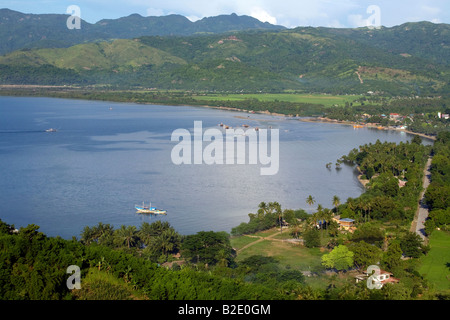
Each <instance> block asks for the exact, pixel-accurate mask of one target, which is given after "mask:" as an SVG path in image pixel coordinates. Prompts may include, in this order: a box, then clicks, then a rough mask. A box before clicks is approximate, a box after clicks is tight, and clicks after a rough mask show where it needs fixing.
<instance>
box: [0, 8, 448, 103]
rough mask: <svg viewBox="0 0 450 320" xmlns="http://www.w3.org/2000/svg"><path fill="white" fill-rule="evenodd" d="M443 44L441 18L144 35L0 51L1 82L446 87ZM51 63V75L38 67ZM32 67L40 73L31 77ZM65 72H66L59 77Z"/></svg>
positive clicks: (217, 87) (353, 90)
mask: <svg viewBox="0 0 450 320" xmlns="http://www.w3.org/2000/svg"><path fill="white" fill-rule="evenodd" d="M231 18H232V17H231ZM448 44H449V26H448V25H445V24H439V25H437V24H431V23H425V22H424V23H411V24H405V25H402V26H398V27H393V28H382V29H380V30H369V29H367V28H359V29H328V28H296V29H291V30H271V31H260V30H259V31H240V32H232V33H231V32H230V33H227V34H213V35H203V36H147V37H141V38H137V39H134V40H114V41H109V42H100V43H85V44H79V45H76V46H73V47H70V48H57V49H35V50H21V51H15V52H12V53H10V54H7V55H4V56H0V83H2V84H108V85H117V86H121V87H129V86H138V87H146V88H158V89H179V90H209V91H228V92H231V91H233V92H236V91H239V92H240V91H252V92H259V91H263V92H278V91H283V90H298V91H304V92H325V93H334V94H364V93H367V92H369V91H372V92H380V93H382V94H385V95H445V94H447V93H448V92H449V89H450V88H449V79H450V62H449V61H450V52H449V51H450V50H449V48H450V47H449V46H448ZM421 48H423V49H421ZM44 67H45V68H44ZM51 68H53V70H54V72H55V73H56V74H58V75H59V76H58V77H45V76H42V75H41V73H42V72H43V70H45V72H47V75H48V72H49V69H51ZM30 72H31V74H34V75H41V76H37V77H35V78H32V77H30V76H29V74H30ZM65 72H67V75H68V77H67V79H65V78H64V77H61V75H63V74H64V73H65ZM21 75H23V76H22V77H21ZM47 78H48V79H47ZM46 79H47V80H46ZM55 79H58V80H57V83H55V81H56V80H55ZM61 82H62V83H61Z"/></svg>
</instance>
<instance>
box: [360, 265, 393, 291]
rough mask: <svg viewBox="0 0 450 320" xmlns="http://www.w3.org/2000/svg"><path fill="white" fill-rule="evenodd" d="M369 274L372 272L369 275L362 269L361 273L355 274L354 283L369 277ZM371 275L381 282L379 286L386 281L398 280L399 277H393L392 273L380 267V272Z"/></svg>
mask: <svg viewBox="0 0 450 320" xmlns="http://www.w3.org/2000/svg"><path fill="white" fill-rule="evenodd" d="M370 276H372V274H370V275H369V273H368V272H367V270H365V271H363V273H362V274H358V275H356V276H355V279H356V283H359V282H361V281H367V279H369V277H370ZM373 277H374V278H375V281H379V282H380V283H381V287H383V286H384V285H385V284H387V283H398V282H400V280H399V279H397V278H394V277H393V274H392V273H390V272H387V271H384V270H381V269H380V274H378V275H373Z"/></svg>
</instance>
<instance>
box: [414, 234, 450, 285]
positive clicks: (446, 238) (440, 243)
mask: <svg viewBox="0 0 450 320" xmlns="http://www.w3.org/2000/svg"><path fill="white" fill-rule="evenodd" d="M429 244H430V247H431V250H430V251H429V252H428V254H427V255H426V256H424V257H423V258H422V259H421V261H420V262H421V266H420V268H419V272H420V274H421V275H423V276H424V277H425V278H426V279H427V280H428V281H429V282H430V283H431V284H432V285H433V286H434V287H435V289H437V290H450V233H448V232H444V231H434V232H433V234H432V235H431V237H430V243H429Z"/></svg>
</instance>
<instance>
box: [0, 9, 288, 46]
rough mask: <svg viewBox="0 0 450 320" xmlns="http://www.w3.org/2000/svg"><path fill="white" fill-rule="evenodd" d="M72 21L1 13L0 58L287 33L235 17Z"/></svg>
mask: <svg viewBox="0 0 450 320" xmlns="http://www.w3.org/2000/svg"><path fill="white" fill-rule="evenodd" d="M69 17H70V15H68V14H25V13H21V12H17V11H13V10H10V9H0V39H1V41H0V54H5V53H9V52H12V51H15V50H19V49H23V48H28V49H31V48H63V47H69V46H72V45H75V44H80V43H85V42H92V41H101V40H111V39H132V38H137V37H141V36H170V35H178V36H189V35H194V34H213V33H224V32H229V31H241V30H251V29H254V30H280V29H285V27H283V26H275V25H271V24H269V23H267V22H266V23H263V22H261V21H259V20H257V19H255V18H252V17H249V16H238V15H236V14H231V15H220V16H217V17H207V18H203V19H201V20H198V21H196V22H192V21H190V20H189V19H187V18H186V17H184V16H181V15H168V16H161V17H143V16H141V15H139V14H132V15H130V16H127V17H123V18H119V19H104V20H100V21H98V22H97V23H95V24H91V23H88V22H86V21H84V20H82V19H81V23H80V27H81V28H80V29H69V28H67V20H68V18H69Z"/></svg>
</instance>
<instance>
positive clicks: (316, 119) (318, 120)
mask: <svg viewBox="0 0 450 320" xmlns="http://www.w3.org/2000/svg"><path fill="white" fill-rule="evenodd" d="M1 89H28V90H29V89H34V90H36V89H78V87H73V86H41V85H0V96H9V95H7V94H6V95H3V94H1V91H2V90H1ZM28 92H29V91H28ZM54 93H56V96H48V95H45V94H44V95H42V96H43V97H45V96H47V97H49V98H60V99H81V100H91V101H109V102H119V103H138V104H146V105H178V106H186V107H200V108H209V109H217V110H224V111H235V112H242V113H247V114H263V115H268V116H274V117H283V118H297V120H298V121H302V122H309V123H330V124H343V125H348V126H354V125H361V124H358V123H356V122H353V121H343V120H335V119H329V118H326V117H298V116H294V115H287V114H282V113H275V112H270V111H268V110H265V111H262V110H259V111H253V110H247V109H242V108H233V107H224V106H210V105H207V104H198V105H191V104H186V103H180V104H175V103H173V102H172V103H168V104H165V103H162V102H143V103H141V102H135V101H114V100H108V99H107V100H103V99H91V98H86V99H85V98H80V97H78V98H75V97H64V96H63V95H58V93H59V92H58V93H57V92H54ZM10 97H33V95H26V94H24V95H21V94H19V95H11V96H10ZM362 127H363V128H372V129H378V130H390V131H396V132H405V133H408V134H412V135H417V136H420V137H422V138H425V139H429V140H432V141H436V137H434V136H429V135H426V134H424V133H418V132H413V131H410V130H406V129H395V128H390V127H389V128H386V127H383V128H382V129H380V125H377V124H364V125H362Z"/></svg>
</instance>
